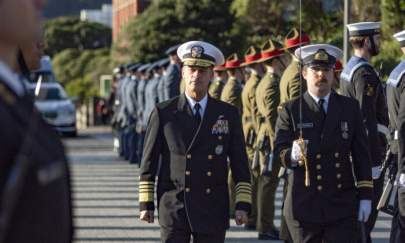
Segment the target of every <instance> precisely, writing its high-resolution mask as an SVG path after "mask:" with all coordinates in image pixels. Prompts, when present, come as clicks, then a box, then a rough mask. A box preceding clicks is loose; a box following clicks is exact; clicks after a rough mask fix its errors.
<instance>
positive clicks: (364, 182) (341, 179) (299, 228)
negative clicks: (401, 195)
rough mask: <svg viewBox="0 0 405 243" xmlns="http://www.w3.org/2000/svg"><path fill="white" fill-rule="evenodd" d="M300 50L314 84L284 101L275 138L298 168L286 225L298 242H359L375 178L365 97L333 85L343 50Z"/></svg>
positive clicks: (278, 151)
mask: <svg viewBox="0 0 405 243" xmlns="http://www.w3.org/2000/svg"><path fill="white" fill-rule="evenodd" d="M295 54H296V56H297V57H299V58H300V60H301V61H302V62H303V65H304V68H303V71H302V75H303V77H304V78H305V79H306V82H307V87H308V91H307V92H305V93H304V94H303V95H302V96H300V97H297V98H294V99H292V100H291V101H287V102H286V103H285V104H284V105H282V108H281V109H280V110H279V117H278V120H277V123H276V139H275V142H274V145H275V149H274V153H275V156H277V157H278V158H279V159H280V160H281V162H282V164H283V166H284V167H286V168H289V169H291V170H292V172H291V173H290V174H289V175H288V189H287V195H286V199H285V205H284V215H285V218H286V222H287V226H288V229H289V231H290V232H291V235H292V238H293V241H294V242H295V243H301V242H319V243H321V242H323V243H331V242H336V243H338V242H339V243H341V242H345V243H350V242H356V239H357V237H358V232H357V230H356V229H357V221H358V220H359V221H362V222H365V221H367V219H368V217H369V215H370V211H371V198H372V196H373V195H372V194H373V183H372V179H371V165H370V158H369V152H368V147H367V140H366V131H365V128H364V125H363V118H362V116H361V113H360V108H359V104H358V102H357V101H356V100H355V99H352V98H347V97H344V96H340V95H338V94H337V93H336V92H332V91H331V87H332V83H333V67H334V65H335V61H336V59H339V58H341V56H342V51H341V50H340V49H339V48H337V47H334V46H331V45H327V44H317V45H309V46H305V47H302V48H301V49H297V50H296V51H295ZM300 100H301V102H302V110H301V111H302V117H300ZM301 132H302V137H300V134H301ZM299 138H302V140H299ZM305 144H306V145H305ZM350 156H351V159H350ZM353 172H354V174H353Z"/></svg>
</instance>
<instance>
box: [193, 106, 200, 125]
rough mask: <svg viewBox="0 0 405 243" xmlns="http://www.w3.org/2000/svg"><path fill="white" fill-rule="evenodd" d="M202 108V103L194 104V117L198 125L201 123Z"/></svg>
mask: <svg viewBox="0 0 405 243" xmlns="http://www.w3.org/2000/svg"><path fill="white" fill-rule="evenodd" d="M200 109H201V105H200V104H199V103H196V104H195V105H194V112H195V113H194V119H195V121H196V122H197V126H199V125H200V123H201V114H200Z"/></svg>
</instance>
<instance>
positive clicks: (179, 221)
mask: <svg viewBox="0 0 405 243" xmlns="http://www.w3.org/2000/svg"><path fill="white" fill-rule="evenodd" d="M177 54H178V56H179V57H180V58H181V61H182V63H183V65H184V67H183V68H182V75H183V77H184V80H185V88H186V89H185V93H184V94H181V95H180V96H177V97H175V98H172V99H170V100H169V101H166V102H163V103H159V104H157V106H156V108H155V109H154V110H153V112H152V114H151V116H150V119H149V123H148V128H147V131H146V137H145V145H144V154H143V158H142V165H141V170H140V183H139V201H140V210H141V213H140V218H141V219H142V220H145V221H148V222H153V211H154V209H155V205H154V189H155V186H154V185H155V177H156V176H158V183H157V203H158V205H157V207H158V213H159V224H160V226H161V239H162V242H167V243H169V242H173V243H183V242H184V243H186V242H187V243H188V242H190V237H191V235H192V236H193V242H194V243H203V242H210V243H217V242H218V243H219V242H221V243H222V242H224V240H225V231H226V229H227V228H228V227H229V195H228V186H227V175H228V161H227V159H229V165H230V166H229V167H230V169H231V170H232V175H233V180H234V181H235V184H236V199H235V201H236V206H235V207H236V209H235V220H236V223H237V224H238V225H240V224H244V223H246V222H247V215H248V213H249V211H250V205H251V186H250V174H249V168H248V161H247V156H246V152H245V143H244V138H243V132H242V125H241V120H240V116H239V113H238V110H237V108H236V107H234V106H232V105H229V104H227V103H225V102H222V101H219V100H217V99H213V98H211V97H210V96H209V95H208V93H207V91H208V84H209V82H210V80H211V79H212V78H213V67H214V66H217V65H221V64H223V63H224V57H223V54H222V52H221V51H220V50H219V49H218V48H216V47H215V46H213V45H211V44H209V43H206V42H202V41H190V42H186V43H184V44H183V45H181V46H180V47H179V49H178V51H177ZM159 156H161V165H160V170H159V171H158V162H159Z"/></svg>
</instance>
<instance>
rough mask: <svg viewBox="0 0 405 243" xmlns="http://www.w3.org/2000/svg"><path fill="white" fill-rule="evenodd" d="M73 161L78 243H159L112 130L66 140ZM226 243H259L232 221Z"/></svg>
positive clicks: (376, 238)
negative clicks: (142, 217) (142, 211)
mask: <svg viewBox="0 0 405 243" xmlns="http://www.w3.org/2000/svg"><path fill="white" fill-rule="evenodd" d="M63 140H64V143H65V145H66V150H67V153H68V156H69V160H70V165H71V173H72V184H73V191H74V195H73V199H74V202H73V204H74V224H75V242H76V243H79V242H80V243H84V242H108V243H111V242H118V243H121V242H160V237H159V226H158V224H157V222H156V220H155V223H154V224H148V223H145V222H141V221H140V220H139V219H138V218H139V205H138V175H139V168H138V166H137V165H131V164H129V163H128V162H126V161H124V160H122V159H120V158H119V157H118V156H117V154H116V153H115V152H114V151H113V146H112V144H113V141H112V135H111V130H110V129H109V128H108V127H93V128H89V129H86V130H82V131H80V132H79V136H78V137H76V138H64V139H63ZM281 198H282V190H281V186H279V188H278V190H277V195H276V221H275V224H276V226H279V225H280V212H281V211H280V209H281ZM231 225H232V226H231V228H230V229H229V231H228V232H227V234H226V242H228V243H231V242H234V243H236V242H240V243H245V242H249V243H255V242H281V241H259V240H257V233H256V232H253V231H246V230H244V228H243V227H239V226H236V225H235V223H234V222H233V221H231ZM390 228H391V217H390V216H389V215H386V214H382V213H380V216H379V218H378V221H377V223H376V227H375V229H374V232H373V233H372V237H373V242H374V243H383V242H384V243H385V242H388V238H389V231H390Z"/></svg>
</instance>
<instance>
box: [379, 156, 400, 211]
mask: <svg viewBox="0 0 405 243" xmlns="http://www.w3.org/2000/svg"><path fill="white" fill-rule="evenodd" d="M396 158H397V157H396V156H395V155H394V154H392V153H391V151H390V150H387V153H386V156H385V159H384V162H383V164H382V165H381V169H380V170H381V171H385V170H387V171H388V176H387V177H388V181H387V184H386V185H385V187H384V191H383V193H382V195H381V198H380V200H379V202H378V205H377V210H380V211H383V212H385V213H387V214H389V215H392V216H393V215H394V211H395V210H394V200H395V192H396V188H397V185H395V179H396V175H397V172H398V165H397V163H396ZM383 174H384V176H385V173H381V175H380V176H382V175H383ZM393 192H394V193H393Z"/></svg>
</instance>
